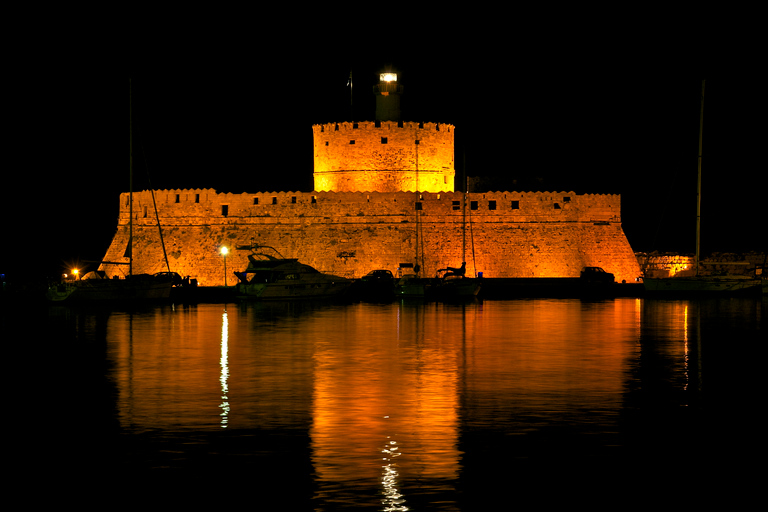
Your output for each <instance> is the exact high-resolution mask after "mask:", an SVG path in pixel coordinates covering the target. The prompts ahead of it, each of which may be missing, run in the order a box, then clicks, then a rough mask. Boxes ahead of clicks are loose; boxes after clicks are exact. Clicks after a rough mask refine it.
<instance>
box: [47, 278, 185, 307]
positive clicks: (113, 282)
mask: <svg viewBox="0 0 768 512" xmlns="http://www.w3.org/2000/svg"><path fill="white" fill-rule="evenodd" d="M172 284H173V283H172V280H171V279H170V278H169V277H168V276H152V275H149V274H137V275H132V276H128V277H126V278H124V279H107V278H105V277H102V276H101V275H100V274H99V273H96V272H89V273H88V274H86V275H85V276H84V277H83V279H80V280H76V281H63V282H61V283H57V284H55V285H53V286H51V287H49V288H48V290H47V292H46V297H47V299H48V300H49V301H51V302H65V301H66V302H91V303H93V302H100V301H142V300H157V299H167V298H169V297H170V294H171V286H172Z"/></svg>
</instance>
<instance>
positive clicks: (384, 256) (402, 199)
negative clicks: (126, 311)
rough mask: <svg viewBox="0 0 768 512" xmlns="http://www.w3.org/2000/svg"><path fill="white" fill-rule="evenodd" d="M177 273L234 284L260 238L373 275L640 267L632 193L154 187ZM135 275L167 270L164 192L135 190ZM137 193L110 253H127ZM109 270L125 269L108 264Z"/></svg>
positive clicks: (318, 261) (569, 273)
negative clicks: (630, 234)
mask: <svg viewBox="0 0 768 512" xmlns="http://www.w3.org/2000/svg"><path fill="white" fill-rule="evenodd" d="M154 194H155V199H156V202H157V207H158V215H159V217H160V223H161V225H162V231H163V238H164V242H165V248H166V252H167V254H168V259H169V263H170V267H171V271H174V272H178V273H179V274H181V275H185V276H186V275H189V276H191V277H196V278H197V279H198V281H199V282H200V284H202V285H205V286H214V285H222V284H224V262H223V258H222V256H221V255H220V253H219V250H220V248H221V247H222V246H226V247H228V248H229V249H230V254H229V256H227V272H228V274H229V276H228V278H227V280H228V283H229V284H233V282H234V276H232V272H233V271H239V270H242V269H243V268H245V267H246V265H247V258H246V257H247V255H248V254H249V251H247V250H236V248H237V247H238V246H250V245H251V244H252V243H257V244H260V245H267V246H271V247H274V248H275V249H276V250H278V251H279V252H280V253H281V254H282V255H283V256H284V257H286V258H299V260H301V261H302V262H304V263H307V264H309V265H312V266H313V267H315V268H317V269H318V270H321V271H324V272H330V273H334V274H338V275H345V276H348V277H361V276H363V275H365V274H366V273H368V272H369V271H371V270H374V269H379V268H386V269H389V270H392V271H393V272H394V271H395V270H396V269H397V267H398V265H399V264H400V263H414V264H415V263H417V262H418V263H419V264H420V265H421V268H422V275H427V276H429V275H434V273H435V272H436V270H437V269H438V268H444V267H445V266H447V265H453V266H455V265H458V264H460V263H461V261H466V262H467V270H468V274H469V275H472V274H474V273H475V272H483V275H484V276H485V277H577V276H578V275H579V272H580V271H581V269H582V267H584V266H600V267H603V268H604V269H605V270H606V271H608V272H612V273H614V274H615V275H616V279H617V280H618V281H622V280H625V281H627V282H631V281H634V279H635V278H636V277H638V276H639V275H640V268H639V266H638V263H637V260H636V258H635V256H634V254H633V252H632V249H631V247H630V246H629V243H628V242H627V239H626V236H625V235H624V232H623V231H622V228H621V217H620V196H618V195H591V194H586V195H577V194H575V193H573V192H486V193H473V194H466V204H465V194H463V193H460V192H420V193H416V192H318V191H314V192H260V193H243V194H224V193H218V192H216V191H215V190H213V189H195V190H187V189H185V190H158V191H155V192H154ZM133 208H134V211H133V215H134V219H133V229H134V244H135V245H134V249H133V251H134V252H133V254H134V272H136V273H155V272H161V271H165V270H166V268H165V263H164V257H163V250H162V246H161V244H160V236H159V233H158V228H157V225H156V219H155V214H154V206H153V200H152V194H151V193H150V192H149V191H143V192H138V193H134V205H133ZM128 220H129V205H128V194H127V193H124V194H122V195H121V197H120V213H119V221H118V228H117V233H116V234H115V237H114V238H113V241H112V244H111V245H110V247H109V249H108V251H107V254H106V255H105V257H104V260H105V261H113V262H114V261H117V262H120V261H127V257H126V247H127V244H128ZM101 269H102V270H105V271H106V272H107V274H108V275H110V276H112V275H115V274H117V275H120V274H121V273H122V272H125V267H124V266H120V265H110V264H102V267H101Z"/></svg>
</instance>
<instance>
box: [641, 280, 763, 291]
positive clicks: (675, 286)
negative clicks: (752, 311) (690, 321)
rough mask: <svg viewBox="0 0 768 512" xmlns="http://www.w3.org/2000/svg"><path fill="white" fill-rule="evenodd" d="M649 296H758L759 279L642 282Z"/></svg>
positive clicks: (760, 287)
mask: <svg viewBox="0 0 768 512" xmlns="http://www.w3.org/2000/svg"><path fill="white" fill-rule="evenodd" d="M643 285H644V287H645V291H646V292H647V293H649V294H670V295H671V294H752V293H755V294H759V293H761V291H762V283H761V281H760V280H759V279H750V278H742V279H740V278H729V277H710V276H706V277H669V278H661V279H656V278H649V279H644V280H643Z"/></svg>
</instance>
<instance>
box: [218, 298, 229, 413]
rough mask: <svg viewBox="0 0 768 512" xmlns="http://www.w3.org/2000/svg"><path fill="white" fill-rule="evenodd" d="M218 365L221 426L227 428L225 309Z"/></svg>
mask: <svg viewBox="0 0 768 512" xmlns="http://www.w3.org/2000/svg"><path fill="white" fill-rule="evenodd" d="M219 365H220V366H221V377H220V378H219V381H220V382H221V399H222V402H221V405H219V407H220V408H221V409H222V411H221V428H227V424H228V423H229V383H228V382H229V319H228V318H227V310H226V309H225V310H224V313H223V314H222V317H221V358H220V359H219Z"/></svg>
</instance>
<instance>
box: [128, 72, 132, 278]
mask: <svg viewBox="0 0 768 512" xmlns="http://www.w3.org/2000/svg"><path fill="white" fill-rule="evenodd" d="M128 275H129V276H132V275H133V84H132V83H131V79H130V78H128Z"/></svg>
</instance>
